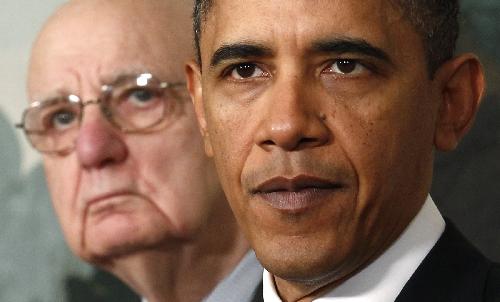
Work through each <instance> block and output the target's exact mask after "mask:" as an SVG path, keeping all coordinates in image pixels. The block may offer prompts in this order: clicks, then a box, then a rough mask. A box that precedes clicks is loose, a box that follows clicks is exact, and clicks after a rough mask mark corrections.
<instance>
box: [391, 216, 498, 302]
mask: <svg viewBox="0 0 500 302" xmlns="http://www.w3.org/2000/svg"><path fill="white" fill-rule="evenodd" d="M490 266H491V263H490V262H489V261H488V260H487V259H486V258H485V257H484V256H483V255H482V254H481V253H480V252H479V251H477V250H476V249H475V248H474V247H473V246H472V245H471V244H470V243H469V242H468V241H467V239H465V237H463V236H462V235H461V234H460V232H459V231H458V230H457V229H456V228H455V226H453V224H452V223H451V222H450V221H448V220H447V221H446V228H445V231H444V233H443V235H442V236H441V238H440V239H439V240H438V242H437V243H436V245H435V246H434V247H433V248H432V250H431V251H430V252H429V254H428V255H427V257H426V258H425V259H424V261H423V262H422V263H421V264H420V266H419V267H418V269H417V270H416V271H415V273H414V274H413V276H412V277H411V278H410V280H408V282H407V283H406V285H405V287H404V288H403V290H402V291H401V293H400V294H399V296H398V298H397V299H396V302H413V301H415V302H417V301H418V302H421V301H426V302H431V301H436V302H437V301H464V302H465V301H471V302H472V301H474V302H475V301H483V298H482V297H483V291H484V288H485V283H486V279H487V274H488V270H489V268H490Z"/></svg>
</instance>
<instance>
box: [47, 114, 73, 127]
mask: <svg viewBox="0 0 500 302" xmlns="http://www.w3.org/2000/svg"><path fill="white" fill-rule="evenodd" d="M75 121H76V114H75V112H73V111H69V110H60V111H57V112H54V113H53V114H52V117H51V120H50V123H51V126H52V127H53V128H55V129H57V130H63V129H66V128H69V127H71V125H72V124H73V123H74V122H75Z"/></svg>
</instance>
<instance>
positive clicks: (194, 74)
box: [184, 61, 213, 156]
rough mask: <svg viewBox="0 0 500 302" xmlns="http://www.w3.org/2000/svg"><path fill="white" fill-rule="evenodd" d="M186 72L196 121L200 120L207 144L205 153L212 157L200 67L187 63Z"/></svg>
mask: <svg viewBox="0 0 500 302" xmlns="http://www.w3.org/2000/svg"><path fill="white" fill-rule="evenodd" d="M184 71H185V73H186V81H187V89H188V91H189V95H190V96H191V101H192V102H193V106H194V110H195V113H196V119H197V120H198V126H199V128H200V133H201V135H202V137H203V142H204V144H205V153H206V154H207V155H208V156H212V155H213V151H212V144H211V142H210V136H209V134H208V131H207V122H206V118H205V108H204V103H203V87H202V83H201V70H200V66H199V65H198V64H197V63H196V62H195V61H190V62H188V63H186V66H185V68H184Z"/></svg>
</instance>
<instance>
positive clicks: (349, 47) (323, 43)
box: [311, 38, 392, 64]
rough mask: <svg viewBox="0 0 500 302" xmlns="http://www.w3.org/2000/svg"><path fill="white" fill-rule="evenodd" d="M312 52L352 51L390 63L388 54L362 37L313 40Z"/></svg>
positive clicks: (340, 52)
mask: <svg viewBox="0 0 500 302" xmlns="http://www.w3.org/2000/svg"><path fill="white" fill-rule="evenodd" d="M311 50H312V52H320V53H339V54H342V53H354V54H362V55H365V56H369V57H374V58H376V59H379V60H382V61H385V62H387V63H390V64H392V61H391V59H390V56H389V55H388V54H387V53H386V52H385V51H383V50H382V49H381V48H379V47H376V46H373V45H372V44H370V43H368V42H367V41H366V40H363V39H353V38H336V39H330V40H320V41H317V42H314V43H313V45H312V48H311Z"/></svg>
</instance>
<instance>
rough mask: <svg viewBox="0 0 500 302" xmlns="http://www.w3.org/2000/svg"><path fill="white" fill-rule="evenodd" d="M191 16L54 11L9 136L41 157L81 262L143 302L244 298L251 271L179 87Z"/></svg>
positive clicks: (177, 10)
mask: <svg viewBox="0 0 500 302" xmlns="http://www.w3.org/2000/svg"><path fill="white" fill-rule="evenodd" d="M190 11H191V6H190V5H189V2H188V1H165V0H148V1H132V0H126V1H124V0H81V1H71V2H69V3H68V4H66V5H64V6H63V7H62V8H61V9H60V10H59V11H57V13H55V15H54V16H53V17H52V18H51V19H50V20H49V21H48V23H47V24H46V25H45V27H44V29H43V30H42V32H41V33H40V35H39V37H38V39H37V41H36V42H35V44H34V47H33V53H32V57H31V64H30V68H29V80H28V82H29V83H28V90H29V96H30V98H31V99H32V100H33V102H32V103H31V105H30V106H29V108H28V109H27V110H26V111H25V113H24V116H23V121H22V124H21V125H20V126H21V127H22V128H24V130H25V132H26V134H27V136H28V138H29V140H30V142H31V143H32V145H33V146H34V147H35V148H36V149H37V150H39V151H41V152H42V153H43V162H44V167H45V171H46V176H47V183H48V187H49V190H50V192H51V196H52V200H53V205H54V208H55V211H56V213H57V215H58V217H59V220H60V223H61V226H62V229H63V232H64V235H65V238H66V240H67V242H68V244H69V246H70V248H71V249H72V251H73V252H74V253H75V254H77V255H78V256H79V257H80V258H82V259H83V260H85V261H87V262H89V263H92V264H96V265H98V266H100V267H102V268H104V269H106V270H108V271H110V272H111V273H113V274H115V275H116V276H117V277H119V278H120V279H121V280H123V281H124V282H125V283H127V284H128V285H129V286H130V287H131V288H132V289H134V290H135V291H136V292H137V293H139V294H140V295H142V296H143V297H144V298H145V299H147V300H148V301H149V302H158V301H201V300H202V299H203V297H207V296H208V297H207V301H217V302H219V301H246V300H250V299H251V297H252V295H253V291H254V289H255V287H256V286H257V285H258V283H259V282H260V280H261V276H262V270H261V269H259V265H258V263H257V261H256V260H255V259H254V255H253V253H252V252H249V247H248V243H247V242H246V240H245V239H244V237H243V236H242V234H241V232H240V230H239V228H238V227H237V224H236V221H235V219H234V217H233V216H232V213H231V211H230V208H229V206H228V205H227V202H226V200H225V197H224V195H223V192H222V190H221V188H220V185H219V183H218V180H217V177H216V173H215V170H214V168H213V164H212V162H211V161H210V160H209V159H207V158H206V156H205V154H204V153H203V144H202V140H201V137H200V135H199V132H198V130H197V126H196V119H195V114H194V110H193V106H192V104H191V102H190V101H189V97H188V94H187V90H186V88H185V84H184V83H182V81H183V78H184V75H183V68H184V62H185V61H186V60H187V59H189V58H190V57H191V56H192V51H191V49H192V47H191V39H192V38H191V35H190V31H189V30H188V29H189V28H190V26H189V23H190V18H189V15H190ZM223 279H225V280H224V281H223V282H222V283H221V284H219V285H218V286H217V284H218V283H219V282H221V281H222V280H223ZM216 286H217V287H216ZM215 287H216V288H215ZM214 288H215V290H214V291H213V292H211V291H212V289H214ZM210 293H211V294H210ZM209 294H210V295H209Z"/></svg>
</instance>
